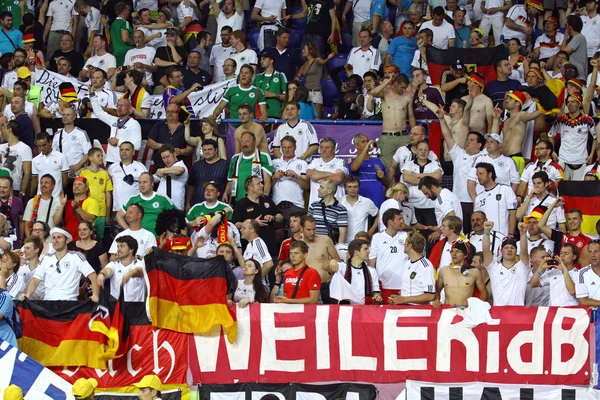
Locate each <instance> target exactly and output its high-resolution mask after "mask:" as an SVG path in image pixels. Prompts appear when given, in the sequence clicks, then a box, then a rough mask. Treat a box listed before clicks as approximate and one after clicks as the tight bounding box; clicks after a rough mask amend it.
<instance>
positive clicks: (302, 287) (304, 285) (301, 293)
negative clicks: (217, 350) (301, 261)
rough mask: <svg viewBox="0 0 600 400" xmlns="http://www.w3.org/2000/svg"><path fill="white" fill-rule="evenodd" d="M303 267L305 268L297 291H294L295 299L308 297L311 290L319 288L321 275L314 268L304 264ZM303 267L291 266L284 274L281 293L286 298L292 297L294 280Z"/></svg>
mask: <svg viewBox="0 0 600 400" xmlns="http://www.w3.org/2000/svg"><path fill="white" fill-rule="evenodd" d="M304 267H306V268H307V269H306V272H305V273H304V275H302V279H301V280H300V284H299V287H298V292H297V293H296V299H304V298H306V297H310V291H311V290H321V275H319V273H318V272H317V271H316V270H314V269H312V268H311V267H309V266H307V265H306V264H305V265H304ZM304 267H302V268H300V269H298V270H296V269H295V268H292V269H289V270H288V271H287V272H286V273H285V276H284V277H283V295H284V296H285V297H287V298H288V299H291V298H292V294H293V293H294V290H295V289H296V282H297V281H298V277H299V276H300V274H301V273H302V270H303V269H304Z"/></svg>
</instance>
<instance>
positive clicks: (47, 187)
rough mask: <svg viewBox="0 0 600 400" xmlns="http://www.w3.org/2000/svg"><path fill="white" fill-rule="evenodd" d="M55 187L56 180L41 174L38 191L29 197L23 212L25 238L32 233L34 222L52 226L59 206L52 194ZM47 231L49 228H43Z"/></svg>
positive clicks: (48, 175)
mask: <svg viewBox="0 0 600 400" xmlns="http://www.w3.org/2000/svg"><path fill="white" fill-rule="evenodd" d="M55 187H56V180H55V179H54V177H53V176H52V175H50V174H44V175H42V177H41V178H40V184H39V191H40V193H39V194H37V195H35V196H34V197H33V198H31V199H29V201H28V202H27V206H26V207H25V212H24V214H23V222H24V225H23V227H24V234H25V237H26V238H28V237H30V236H33V235H34V231H35V229H34V228H35V224H36V222H43V223H45V224H46V225H47V226H48V227H49V228H54V215H55V214H56V212H57V211H58V209H59V208H60V201H59V199H58V197H57V196H55V195H54V194H53V193H54V190H55ZM38 229H39V227H38ZM49 232H50V229H47V230H45V233H46V234H48V233H49ZM44 254H45V253H44Z"/></svg>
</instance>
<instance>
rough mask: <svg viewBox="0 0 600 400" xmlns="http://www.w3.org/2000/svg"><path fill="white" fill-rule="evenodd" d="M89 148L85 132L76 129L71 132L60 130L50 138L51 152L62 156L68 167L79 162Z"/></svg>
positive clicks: (88, 140) (88, 139)
mask: <svg viewBox="0 0 600 400" xmlns="http://www.w3.org/2000/svg"><path fill="white" fill-rule="evenodd" d="M61 139H62V146H61ZM91 148H92V145H91V144H90V138H89V137H88V135H87V132H86V131H84V130H82V129H79V128H77V127H76V128H75V129H73V130H72V131H71V132H67V131H65V130H64V129H60V130H59V131H58V132H56V133H55V134H54V136H53V138H52V150H53V151H57V152H59V153H62V154H64V155H65V157H67V162H68V163H69V166H72V165H75V164H77V163H78V162H79V161H81V159H82V158H83V157H84V156H85V155H87V153H88V151H90V149H91Z"/></svg>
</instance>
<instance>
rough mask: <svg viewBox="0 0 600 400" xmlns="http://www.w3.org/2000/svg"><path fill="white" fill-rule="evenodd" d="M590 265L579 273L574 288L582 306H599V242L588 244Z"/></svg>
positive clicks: (594, 241)
mask: <svg viewBox="0 0 600 400" xmlns="http://www.w3.org/2000/svg"><path fill="white" fill-rule="evenodd" d="M588 254H589V259H590V265H588V266H587V267H585V268H583V269H582V270H580V271H579V279H578V281H577V285H576V287H575V289H576V292H577V294H576V295H577V300H578V301H579V305H582V306H592V307H598V306H600V241H598V240H592V241H591V242H590V243H588Z"/></svg>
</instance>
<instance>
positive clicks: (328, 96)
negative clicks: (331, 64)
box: [321, 78, 340, 107]
mask: <svg viewBox="0 0 600 400" xmlns="http://www.w3.org/2000/svg"><path fill="white" fill-rule="evenodd" d="M321 92H322V93H323V106H324V107H333V105H334V104H335V103H336V102H337V100H338V99H339V97H340V93H339V91H338V88H337V86H335V83H333V80H332V79H331V78H323V79H321Z"/></svg>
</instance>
